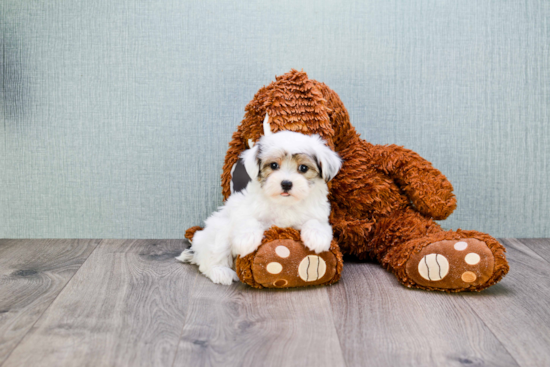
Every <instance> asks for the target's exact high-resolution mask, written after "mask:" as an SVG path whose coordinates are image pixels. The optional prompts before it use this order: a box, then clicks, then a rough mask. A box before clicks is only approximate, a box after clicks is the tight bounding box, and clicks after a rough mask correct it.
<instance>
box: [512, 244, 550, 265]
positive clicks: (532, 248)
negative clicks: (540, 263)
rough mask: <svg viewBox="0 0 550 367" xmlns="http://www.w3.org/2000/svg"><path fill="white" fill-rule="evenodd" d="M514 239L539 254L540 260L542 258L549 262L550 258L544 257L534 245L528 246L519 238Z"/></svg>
mask: <svg viewBox="0 0 550 367" xmlns="http://www.w3.org/2000/svg"><path fill="white" fill-rule="evenodd" d="M515 240H516V241H518V242H519V243H521V244H522V245H524V246H525V247H527V248H528V249H529V250H531V251H533V252H534V253H535V254H537V255H538V256H540V258H541V259H542V260H544V262H546V263H547V264H550V260H548V259H546V257H545V256H544V254H541V253H540V252H538V251H537V250H536V247H535V248H534V247H531V246H529V244H528V243H526V242H523V241H522V240H520V239H519V238H515Z"/></svg>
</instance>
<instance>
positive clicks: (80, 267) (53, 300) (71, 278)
mask: <svg viewBox="0 0 550 367" xmlns="http://www.w3.org/2000/svg"><path fill="white" fill-rule="evenodd" d="M103 241H104V240H100V241H99V243H98V244H97V245H96V247H95V248H94V249H93V250H92V251H91V252H90V254H89V255H88V257H86V260H84V261H83V262H82V264H80V266H79V267H78V269H77V270H76V271H75V272H74V273H73V275H71V277H70V278H69V280H68V281H67V283H65V285H64V286H63V288H61V290H60V291H59V293H57V295H56V296H55V297H54V298H53V299H52V301H51V302H50V304H49V305H48V307H46V308H45V309H44V311H43V312H42V313H41V314H40V316H38V317H37V318H36V320H35V321H34V322H33V323H32V325H31V327H30V328H29V330H27V332H26V333H25V335H23V337H22V338H21V339H20V340H19V342H17V344H16V345H15V346H14V347H13V348H12V350H11V351H10V352H9V353H8V355H7V356H6V358H5V359H4V361H3V362H2V364H0V367H2V366H3V365H4V364H5V363H6V362H7V361H8V360H9V359H10V357H11V355H12V354H13V352H14V351H15V350H16V349H17V348H18V347H19V345H21V342H22V341H23V340H25V338H26V337H27V335H29V333H30V331H31V330H32V329H33V328H34V325H36V323H37V322H38V321H39V320H40V319H42V316H44V314H45V313H46V312H47V311H48V310H49V309H50V307H51V306H52V305H53V303H54V302H55V300H56V299H57V298H58V297H59V295H60V294H61V293H63V291H64V290H65V288H66V287H67V285H68V284H69V283H70V282H71V280H73V278H74V276H75V275H76V274H77V273H78V272H79V271H80V269H82V266H83V265H84V264H85V263H86V261H88V259H89V258H90V256H92V254H93V253H94V252H95V251H96V250H97V248H98V247H99V246H101V244H102V243H103Z"/></svg>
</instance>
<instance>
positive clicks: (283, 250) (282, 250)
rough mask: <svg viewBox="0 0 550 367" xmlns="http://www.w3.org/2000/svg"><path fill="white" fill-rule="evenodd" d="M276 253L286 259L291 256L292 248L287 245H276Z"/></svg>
mask: <svg viewBox="0 0 550 367" xmlns="http://www.w3.org/2000/svg"><path fill="white" fill-rule="evenodd" d="M275 253H276V254H277V256H279V257H282V258H284V259H286V258H287V257H289V256H290V250H289V249H288V247H286V246H277V247H275Z"/></svg>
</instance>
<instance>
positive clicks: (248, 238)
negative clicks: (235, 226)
mask: <svg viewBox="0 0 550 367" xmlns="http://www.w3.org/2000/svg"><path fill="white" fill-rule="evenodd" d="M263 237H264V231H263V230H250V231H243V232H240V233H237V234H236V235H235V236H234V237H233V241H232V244H231V245H232V252H233V255H234V256H237V255H239V256H241V257H243V256H246V255H248V254H250V253H251V252H254V251H256V249H257V248H258V247H259V246H260V244H261V243H262V238H263Z"/></svg>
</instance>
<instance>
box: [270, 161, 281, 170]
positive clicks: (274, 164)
mask: <svg viewBox="0 0 550 367" xmlns="http://www.w3.org/2000/svg"><path fill="white" fill-rule="evenodd" d="M270 167H271V169H273V170H276V169H278V168H279V165H278V164H277V163H275V162H273V163H271V165H270Z"/></svg>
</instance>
